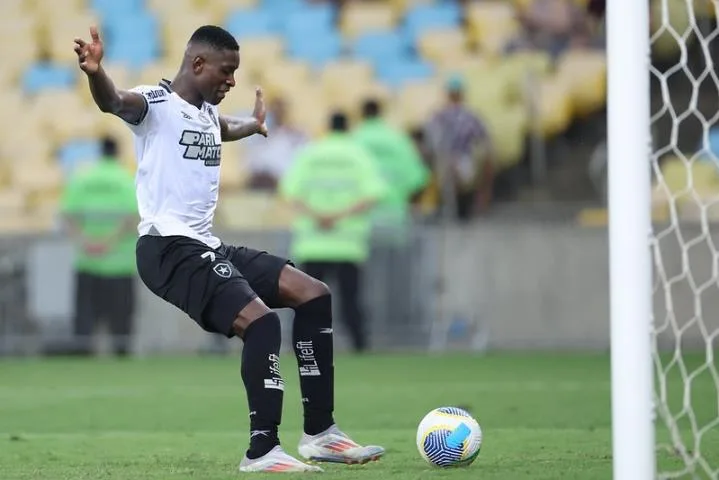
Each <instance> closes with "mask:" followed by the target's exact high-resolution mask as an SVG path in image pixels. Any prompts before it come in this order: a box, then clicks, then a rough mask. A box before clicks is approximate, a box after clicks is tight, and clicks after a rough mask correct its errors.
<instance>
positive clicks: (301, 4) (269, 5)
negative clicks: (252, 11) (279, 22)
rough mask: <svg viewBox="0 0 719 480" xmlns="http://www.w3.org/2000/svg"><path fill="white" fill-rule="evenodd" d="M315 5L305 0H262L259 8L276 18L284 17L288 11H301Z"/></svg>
mask: <svg viewBox="0 0 719 480" xmlns="http://www.w3.org/2000/svg"><path fill="white" fill-rule="evenodd" d="M313 6H314V5H310V4H308V2H306V1H305V0H260V3H259V8H261V9H262V10H264V11H266V12H268V13H270V14H271V15H272V16H273V17H275V18H282V17H284V16H286V15H287V14H288V13H292V12H300V11H303V10H306V9H307V8H308V7H310V8H311V7H313Z"/></svg>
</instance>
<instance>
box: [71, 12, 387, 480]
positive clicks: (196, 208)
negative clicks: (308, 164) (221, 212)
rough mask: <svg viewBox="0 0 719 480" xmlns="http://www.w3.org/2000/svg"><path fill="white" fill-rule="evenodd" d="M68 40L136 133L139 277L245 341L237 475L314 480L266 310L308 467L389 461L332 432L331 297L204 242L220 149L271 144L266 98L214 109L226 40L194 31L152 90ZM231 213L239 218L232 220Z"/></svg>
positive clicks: (232, 49)
mask: <svg viewBox="0 0 719 480" xmlns="http://www.w3.org/2000/svg"><path fill="white" fill-rule="evenodd" d="M90 38H91V39H90V41H89V42H86V41H84V40H82V39H80V38H76V39H75V52H76V53H77V56H78V61H79V64H80V69H82V71H83V72H85V74H86V75H87V78H88V81H89V85H90V91H91V92H92V96H93V98H94V100H95V103H96V104H97V106H98V107H99V109H100V110H101V111H102V112H105V113H110V114H113V115H116V116H118V117H120V118H121V119H122V120H123V121H124V122H125V123H126V124H127V125H128V126H129V128H130V129H131V130H132V132H133V134H134V137H135V148H136V154H137V160H138V161H137V174H136V189H137V202H138V210H139V213H140V223H139V225H138V232H139V235H140V237H139V239H138V241H137V248H136V257H137V267H138V273H139V275H140V278H141V279H142V281H143V282H144V284H145V285H146V286H147V287H148V288H149V289H150V290H151V291H152V292H153V293H154V294H155V295H157V296H159V297H161V298H163V299H164V300H165V301H167V302H169V303H171V304H173V305H175V306H176V307H178V308H180V309H181V310H182V311H184V312H185V313H186V314H187V315H188V316H190V317H191V318H192V319H193V320H194V321H195V322H197V324H198V325H199V326H200V327H201V328H203V329H204V330H206V331H208V332H214V333H220V334H224V335H226V336H227V337H233V336H238V337H240V338H241V339H242V340H243V342H244V348H243V350H242V366H241V376H242V381H243V382H244V385H245V390H246V392H247V400H248V404H249V410H250V430H251V431H250V444H249V448H248V450H247V452H246V454H245V457H244V458H243V459H242V461H241V463H240V466H239V468H240V471H244V472H268V471H269V472H296V471H319V470H320V468H319V467H316V466H313V465H308V464H306V463H304V462H302V461H300V460H298V459H295V458H293V457H292V456H290V455H288V454H287V453H285V452H284V450H283V449H282V447H281V446H280V441H279V437H278V426H279V424H280V420H281V413H282V397H283V390H284V382H283V380H282V377H281V375H280V365H279V351H280V341H281V339H280V320H279V317H278V316H277V314H276V313H275V312H273V311H272V310H271V308H275V307H277V308H279V307H289V308H293V309H294V311H295V320H294V327H293V345H294V348H295V355H296V357H297V363H298V367H299V376H300V389H301V392H302V405H303V409H304V434H303V435H302V439H301V440H300V443H299V448H298V450H299V453H300V455H301V456H302V457H304V458H305V459H307V460H312V461H319V462H322V461H324V462H338V463H365V462H367V461H370V460H376V459H378V458H379V457H380V456H382V455H383V454H384V449H383V448H382V447H376V446H361V445H359V444H357V443H355V442H354V441H353V440H351V439H350V438H349V437H348V436H347V435H346V434H344V433H343V432H342V431H341V430H339V428H338V427H337V426H336V424H335V421H334V418H333V411H334V363H333V339H332V308H331V305H332V303H331V296H330V291H329V289H328V287H327V286H326V285H325V284H324V283H322V282H320V281H319V280H316V279H314V278H312V277H310V276H308V275H306V274H305V273H303V272H301V271H299V270H298V269H295V268H294V267H293V266H292V264H291V263H290V262H289V261H288V260H286V259H284V258H280V257H276V256H274V255H271V254H268V253H267V252H262V251H257V250H253V249H251V248H247V247H243V246H233V245H226V244H224V243H223V242H222V241H221V240H220V239H219V238H217V237H215V236H214V235H213V234H212V232H211V227H212V221H213V216H214V212H215V207H216V205H217V198H218V188H219V180H220V179H219V176H220V158H221V156H220V150H221V147H220V145H221V142H223V141H224V142H228V141H235V140H240V139H242V138H245V137H248V136H251V135H255V134H259V135H265V136H266V135H267V134H268V132H267V127H266V125H265V106H264V102H263V97H262V90H261V89H260V88H258V89H257V90H256V92H255V95H256V98H255V108H254V112H253V115H252V117H251V118H233V117H227V116H224V115H220V114H219V113H218V108H217V105H218V104H219V103H220V102H221V101H222V99H223V98H224V97H225V95H227V93H228V92H229V91H230V89H231V88H232V87H234V86H235V79H234V73H235V71H236V70H237V68H238V67H239V64H240V54H239V46H238V44H237V41H236V40H235V38H234V37H233V36H232V35H231V34H230V33H229V32H227V31H226V30H224V29H222V28H220V27H217V26H212V25H207V26H203V27H200V28H198V29H197V30H196V31H195V32H194V33H193V35H192V36H191V38H190V39H189V42H188V44H187V48H186V51H185V54H184V58H183V61H182V64H181V65H180V69H179V72H178V73H177V74H176V76H175V78H174V79H173V80H172V81H169V80H164V79H163V80H162V81H161V82H160V83H159V85H157V86H146V85H142V86H138V87H135V88H133V89H131V90H119V89H117V88H116V87H115V85H114V84H113V82H112V81H111V79H110V78H109V77H108V75H107V73H106V72H105V71H104V70H103V68H102V65H101V61H102V57H103V44H102V42H101V40H100V37H99V35H98V32H97V29H96V28H94V27H93V28H91V29H90ZM238 214H240V213H239V212H238Z"/></svg>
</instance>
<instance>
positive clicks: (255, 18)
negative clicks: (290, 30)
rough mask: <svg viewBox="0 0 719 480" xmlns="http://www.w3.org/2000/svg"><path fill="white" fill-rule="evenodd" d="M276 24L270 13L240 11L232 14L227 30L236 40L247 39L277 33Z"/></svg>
mask: <svg viewBox="0 0 719 480" xmlns="http://www.w3.org/2000/svg"><path fill="white" fill-rule="evenodd" d="M276 23H277V22H276V19H275V18H273V17H272V14H271V13H270V12H268V11H265V10H260V9H251V10H248V9H240V10H234V11H232V12H231V13H230V15H229V17H227V20H226V22H225V28H227V30H228V31H229V32H230V33H232V34H233V35H234V36H235V37H236V38H238V39H245V38H248V37H254V36H267V35H273V34H275V33H277V30H278V28H277V25H276Z"/></svg>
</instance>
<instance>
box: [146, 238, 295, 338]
mask: <svg viewBox="0 0 719 480" xmlns="http://www.w3.org/2000/svg"><path fill="white" fill-rule="evenodd" d="M136 253H137V270H138V273H139V275H140V278H141V279H142V281H143V283H144V284H145V285H146V286H147V288H148V289H150V291H151V292H152V293H154V294H155V295H157V296H158V297H160V298H162V299H164V300H166V301H167V302H169V303H171V304H173V305H175V306H176V307H177V308H179V309H180V310H182V311H183V312H185V313H186V314H187V315H189V316H190V318H192V319H193V320H195V321H196V322H197V323H198V325H200V327H202V328H203V329H204V330H205V331H208V332H212V333H221V334H223V335H226V336H227V337H232V336H234V332H233V331H232V322H233V321H234V320H235V318H236V317H237V314H238V313H239V312H240V311H242V309H243V308H245V307H246V306H247V304H249V303H250V302H251V301H252V300H254V299H255V298H256V297H259V298H260V299H261V300H262V301H263V302H264V303H265V304H266V305H267V306H268V307H270V308H280V307H282V306H283V305H282V304H281V302H280V298H279V283H280V273H281V272H282V269H283V268H284V267H285V265H287V264H290V262H289V260H287V259H284V258H281V257H277V256H275V255H271V254H269V253H267V252H261V251H259V250H254V249H252V248H247V247H235V246H231V245H224V244H223V245H221V246H220V247H219V248H217V249H212V248H210V247H208V246H207V245H205V244H204V243H202V242H200V241H198V240H194V239H192V238H188V237H183V236H169V237H160V236H152V235H144V236H142V237H140V238H139V239H138V241H137V249H136Z"/></svg>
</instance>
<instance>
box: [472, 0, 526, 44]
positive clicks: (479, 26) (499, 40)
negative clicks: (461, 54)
mask: <svg viewBox="0 0 719 480" xmlns="http://www.w3.org/2000/svg"><path fill="white" fill-rule="evenodd" d="M466 13H467V24H468V28H469V37H470V40H471V41H472V42H473V43H474V44H475V45H476V46H477V47H478V48H479V50H480V51H482V52H485V53H486V54H488V55H495V56H496V55H499V54H500V53H501V51H502V48H504V46H505V44H506V43H507V41H508V40H509V39H511V38H512V37H513V36H515V35H516V34H517V32H518V31H519V23H518V21H517V18H516V11H515V9H514V7H513V6H512V4H511V3H509V2H502V1H490V2H473V3H471V4H469V5H468V6H467V10H466Z"/></svg>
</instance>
